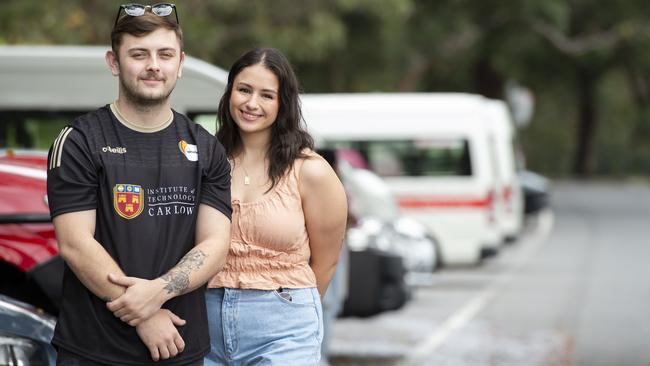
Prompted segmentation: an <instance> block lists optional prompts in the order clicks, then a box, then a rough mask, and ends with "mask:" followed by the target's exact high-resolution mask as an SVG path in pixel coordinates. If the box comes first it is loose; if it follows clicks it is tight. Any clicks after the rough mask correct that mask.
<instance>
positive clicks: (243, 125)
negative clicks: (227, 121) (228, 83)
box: [230, 64, 280, 134]
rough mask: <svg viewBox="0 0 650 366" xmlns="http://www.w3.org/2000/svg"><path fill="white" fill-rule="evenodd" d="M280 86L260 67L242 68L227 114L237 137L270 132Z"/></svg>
mask: <svg viewBox="0 0 650 366" xmlns="http://www.w3.org/2000/svg"><path fill="white" fill-rule="evenodd" d="M279 88H280V83H279V81H278V78H277V76H275V74H274V73H273V72H271V71H270V70H268V69H267V68H265V67H264V66H262V64H256V65H252V66H248V67H246V68H244V69H242V70H241V71H240V72H239V74H237V76H235V80H234V82H233V86H232V92H231V94H230V115H231V116H232V118H233V120H234V121H235V123H236V124H237V127H239V132H240V133H241V134H252V133H260V132H263V133H270V128H271V125H273V123H274V122H275V119H276V118H277V116H278V110H279V109H280V95H279Z"/></svg>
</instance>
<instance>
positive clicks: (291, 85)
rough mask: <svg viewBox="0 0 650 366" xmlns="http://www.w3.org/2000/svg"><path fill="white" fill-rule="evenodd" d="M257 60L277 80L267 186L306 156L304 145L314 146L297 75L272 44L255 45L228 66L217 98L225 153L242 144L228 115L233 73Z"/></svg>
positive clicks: (219, 132)
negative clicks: (276, 113) (305, 121)
mask: <svg viewBox="0 0 650 366" xmlns="http://www.w3.org/2000/svg"><path fill="white" fill-rule="evenodd" d="M257 64H260V65H262V66H264V67H265V68H266V69H268V70H269V71H271V72H272V73H273V74H275V76H276V77H277V78H278V81H279V84H280V90H279V91H278V92H279V94H278V96H279V102H280V108H279V110H278V116H277V118H276V120H275V122H274V123H273V125H271V144H270V146H269V149H268V151H267V152H266V157H267V159H268V160H269V170H268V175H269V179H270V180H271V187H270V188H269V190H270V189H272V188H273V187H274V186H275V185H276V184H277V182H278V181H279V180H280V179H281V178H282V176H283V175H284V174H285V173H286V171H287V170H288V169H289V168H290V167H291V166H292V165H293V162H294V161H295V160H296V159H298V158H305V157H306V156H305V155H304V154H303V153H302V150H303V149H305V148H309V149H312V150H313V149H314V140H313V139H312V137H311V136H310V135H309V134H308V133H307V131H306V128H305V124H304V120H303V118H302V112H301V110H300V99H299V97H298V94H299V85H298V78H297V77H296V75H295V73H294V72H293V69H292V68H291V64H290V63H289V60H287V58H286V57H285V56H284V55H283V54H282V53H281V52H280V51H278V50H276V49H274V48H255V49H253V50H251V51H248V52H247V53H245V54H244V55H242V56H241V57H240V58H239V59H237V61H235V63H234V64H233V65H232V67H230V72H229V73H228V85H227V86H226V91H225V93H224V94H223V96H222V97H221V100H220V101H219V109H218V111H217V119H218V126H219V128H218V131H217V139H219V141H220V142H221V144H222V145H223V146H224V148H225V149H226V154H227V155H228V157H229V158H233V157H234V154H235V153H236V152H237V151H238V150H239V149H241V147H242V141H241V136H240V135H239V129H238V128H237V125H236V124H235V121H234V120H233V119H232V116H231V115H230V96H231V94H232V88H233V83H234V81H235V77H236V76H237V75H238V74H239V73H240V72H241V71H242V70H243V69H245V68H246V67H249V66H253V65H257Z"/></svg>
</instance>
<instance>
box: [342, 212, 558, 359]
mask: <svg viewBox="0 0 650 366" xmlns="http://www.w3.org/2000/svg"><path fill="white" fill-rule="evenodd" d="M552 226H553V214H552V212H550V211H545V212H543V213H541V214H540V215H538V216H536V217H533V218H530V219H529V220H528V222H527V225H526V228H525V230H524V231H523V234H522V235H521V236H520V238H519V239H518V240H517V241H516V242H513V243H510V244H507V245H505V246H504V247H502V248H501V250H500V253H499V255H497V256H493V257H490V258H486V259H485V260H484V261H483V263H482V264H481V265H479V266H475V267H456V268H443V269H440V270H439V271H437V272H435V273H433V274H430V275H420V276H419V277H418V278H415V279H413V281H412V282H414V283H416V286H415V290H414V291H413V297H412V299H411V301H409V302H408V303H407V304H406V305H405V306H404V307H403V308H402V309H399V310H396V311H390V312H384V313H381V314H379V315H377V316H374V317H369V318H354V317H347V318H340V319H338V320H337V321H336V322H335V323H334V327H333V339H332V345H331V356H332V357H331V363H332V365H337V366H344V365H345V366H353V365H400V366H402V365H410V364H428V363H426V362H425V363H422V362H423V361H422V359H423V358H425V359H426V357H427V355H429V354H431V353H434V352H435V351H436V350H438V349H439V348H440V347H442V346H443V345H445V344H446V342H447V341H448V340H449V339H450V338H451V337H453V336H454V334H457V332H461V331H462V332H464V333H465V340H464V342H463V343H464V346H463V345H462V344H456V345H454V347H461V348H462V347H470V348H472V347H477V346H478V347H480V348H485V347H487V345H483V346H480V343H481V342H483V339H485V337H488V338H489V337H492V335H491V334H489V330H488V329H487V328H485V327H484V326H481V325H480V324H476V323H475V322H473V321H474V319H475V316H476V315H477V314H478V313H479V312H480V311H481V310H483V309H484V307H485V306H487V305H488V304H489V303H490V301H491V300H492V299H493V298H494V297H495V296H498V293H499V291H501V290H502V289H503V287H504V286H507V284H508V283H509V282H510V281H511V280H512V278H513V276H515V275H516V273H517V270H518V269H519V268H521V267H522V266H524V265H525V264H526V263H527V262H528V261H529V260H530V258H531V256H532V255H533V254H534V253H536V251H537V250H538V249H539V248H540V247H541V246H542V245H544V243H545V240H547V238H548V235H549V233H550V231H551V229H552ZM540 336H541V335H540ZM547 338H548V337H547ZM547 338H544V337H540V338H539V339H538V340H536V341H531V340H525V341H522V344H520V345H517V344H516V342H517V341H516V340H510V341H509V340H507V339H503V340H502V341H501V345H502V346H504V347H506V348H504V349H503V350H501V351H500V352H508V351H507V347H510V349H512V350H514V351H513V352H519V351H521V350H523V349H526V348H530V349H529V350H528V355H531V353H530V351H531V349H532V348H536V349H538V352H542V353H545V354H546V353H547V351H548V348H549V347H556V345H555V344H554V342H556V340H552V339H550V338H548V339H547ZM508 342H510V343H511V344H510V345H507V344H506V343H508ZM531 342H533V343H536V344H531ZM523 343H529V344H528V345H525V344H523Z"/></svg>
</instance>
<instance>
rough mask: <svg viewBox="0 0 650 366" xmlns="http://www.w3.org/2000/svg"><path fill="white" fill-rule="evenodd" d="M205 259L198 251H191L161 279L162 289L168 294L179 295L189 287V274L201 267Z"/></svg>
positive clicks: (203, 254) (204, 255)
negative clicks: (163, 283) (163, 282)
mask: <svg viewBox="0 0 650 366" xmlns="http://www.w3.org/2000/svg"><path fill="white" fill-rule="evenodd" d="M206 257H207V255H206V254H205V253H203V252H202V251H201V250H200V249H192V250H190V251H189V252H188V253H187V254H185V256H184V257H183V258H182V259H181V261H180V262H178V264H177V265H176V267H174V268H172V269H171V270H170V271H169V272H167V273H165V274H164V275H163V276H162V277H161V278H162V279H163V281H165V287H164V289H165V290H167V293H168V294H171V293H176V294H181V293H183V291H185V290H187V288H188V287H190V273H192V271H196V270H198V269H199V268H201V266H202V265H203V261H204V259H205V258H206Z"/></svg>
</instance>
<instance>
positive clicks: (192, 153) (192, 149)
mask: <svg viewBox="0 0 650 366" xmlns="http://www.w3.org/2000/svg"><path fill="white" fill-rule="evenodd" d="M178 148H179V149H180V150H181V152H182V153H183V155H185V157H186V158H187V160H189V161H198V160H199V150H198V148H197V147H196V145H192V144H188V143H187V141H185V140H180V141H179V142H178Z"/></svg>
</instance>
